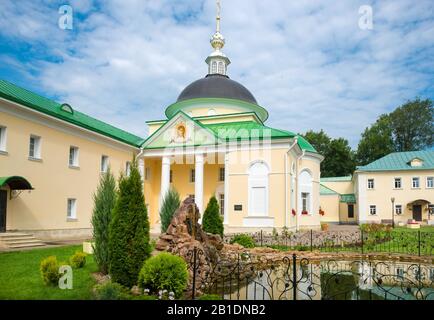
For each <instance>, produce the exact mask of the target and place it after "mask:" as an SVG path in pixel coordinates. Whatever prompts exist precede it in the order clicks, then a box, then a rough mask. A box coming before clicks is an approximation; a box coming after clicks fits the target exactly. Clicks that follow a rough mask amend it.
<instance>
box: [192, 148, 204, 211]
mask: <svg viewBox="0 0 434 320" xmlns="http://www.w3.org/2000/svg"><path fill="white" fill-rule="evenodd" d="M194 199H195V200H194V201H195V202H196V205H197V207H198V208H199V212H200V214H201V215H202V216H203V210H202V209H203V154H197V155H196V157H195V176H194Z"/></svg>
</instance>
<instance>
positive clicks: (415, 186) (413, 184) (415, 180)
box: [412, 177, 420, 188]
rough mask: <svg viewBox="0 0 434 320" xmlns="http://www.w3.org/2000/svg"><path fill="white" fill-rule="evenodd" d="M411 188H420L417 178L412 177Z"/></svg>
mask: <svg viewBox="0 0 434 320" xmlns="http://www.w3.org/2000/svg"><path fill="white" fill-rule="evenodd" d="M412 187H413V188H420V179H419V177H413V179H412Z"/></svg>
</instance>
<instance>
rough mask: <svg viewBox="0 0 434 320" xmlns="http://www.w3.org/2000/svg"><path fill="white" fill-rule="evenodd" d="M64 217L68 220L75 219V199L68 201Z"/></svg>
mask: <svg viewBox="0 0 434 320" xmlns="http://www.w3.org/2000/svg"><path fill="white" fill-rule="evenodd" d="M66 217H67V218H68V219H76V218H77V200H76V199H68V208H67V213H66Z"/></svg>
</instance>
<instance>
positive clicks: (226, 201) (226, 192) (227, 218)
mask: <svg viewBox="0 0 434 320" xmlns="http://www.w3.org/2000/svg"><path fill="white" fill-rule="evenodd" d="M228 164H229V154H228V153H227V152H226V153H225V187H224V188H225V191H224V193H225V207H224V219H223V224H229V166H228Z"/></svg>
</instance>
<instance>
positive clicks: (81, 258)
mask: <svg viewBox="0 0 434 320" xmlns="http://www.w3.org/2000/svg"><path fill="white" fill-rule="evenodd" d="M86 256H87V255H86V254H85V253H84V252H80V251H77V252H76V253H75V254H74V255H73V256H71V258H69V263H70V264H71V265H72V267H73V268H77V269H79V268H83V267H84V266H85V265H86Z"/></svg>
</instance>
